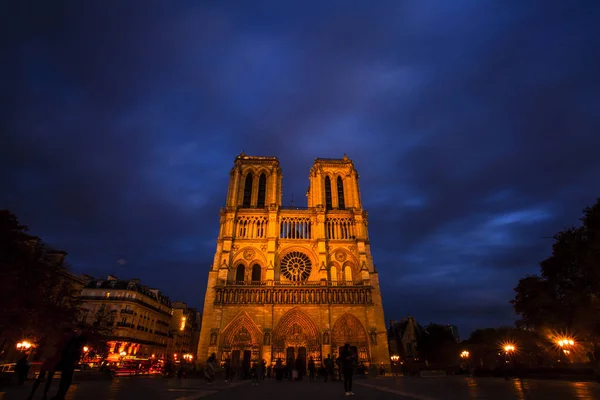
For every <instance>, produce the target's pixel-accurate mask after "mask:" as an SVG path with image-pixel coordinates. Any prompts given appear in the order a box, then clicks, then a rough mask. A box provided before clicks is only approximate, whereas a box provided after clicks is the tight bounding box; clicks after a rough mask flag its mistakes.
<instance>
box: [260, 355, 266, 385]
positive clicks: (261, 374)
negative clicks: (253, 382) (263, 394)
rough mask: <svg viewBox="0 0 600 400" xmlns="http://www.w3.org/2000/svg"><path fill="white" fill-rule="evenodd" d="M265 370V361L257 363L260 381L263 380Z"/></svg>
mask: <svg viewBox="0 0 600 400" xmlns="http://www.w3.org/2000/svg"><path fill="white" fill-rule="evenodd" d="M266 370H267V361H266V360H265V359H262V360H261V361H260V362H259V363H258V379H260V380H261V381H264V380H265V372H266Z"/></svg>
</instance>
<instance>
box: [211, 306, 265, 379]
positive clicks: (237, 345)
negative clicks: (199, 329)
mask: <svg viewBox="0 0 600 400" xmlns="http://www.w3.org/2000/svg"><path fill="white" fill-rule="evenodd" d="M261 337H262V332H261V330H260V328H259V327H258V326H257V325H256V324H255V323H254V321H252V319H251V318H250V316H249V315H248V314H247V313H246V312H241V313H239V314H238V315H237V316H236V317H234V318H233V320H232V321H231V322H230V323H229V325H227V327H225V329H224V330H223V335H222V337H221V343H220V346H219V351H220V353H221V357H220V359H221V361H224V360H226V359H230V360H231V367H232V369H235V370H237V369H240V368H242V367H244V366H249V365H250V363H252V362H254V361H258V360H260V355H261V354H260V344H261Z"/></svg>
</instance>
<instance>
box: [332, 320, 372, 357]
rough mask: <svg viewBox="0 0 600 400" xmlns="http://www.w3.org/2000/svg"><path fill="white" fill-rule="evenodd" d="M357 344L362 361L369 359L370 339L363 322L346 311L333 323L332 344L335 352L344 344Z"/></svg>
mask: <svg viewBox="0 0 600 400" xmlns="http://www.w3.org/2000/svg"><path fill="white" fill-rule="evenodd" d="M346 343H350V345H351V346H356V348H357V350H358V357H359V360H360V361H363V362H368V361H369V341H368V338H367V331H366V330H365V327H364V326H363V324H362V323H361V322H360V321H359V320H358V318H356V317H355V316H354V315H352V314H348V313H345V314H343V315H342V316H341V317H340V318H338V320H337V321H335V323H334V324H333V329H332V331H331V344H332V347H333V348H332V350H333V351H334V352H336V351H338V349H339V348H340V347H342V346H343V345H344V344H346Z"/></svg>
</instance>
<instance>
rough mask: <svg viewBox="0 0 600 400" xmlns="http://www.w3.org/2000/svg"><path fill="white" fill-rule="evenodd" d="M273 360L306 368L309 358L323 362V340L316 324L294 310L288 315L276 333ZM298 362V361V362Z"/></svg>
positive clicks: (317, 362) (316, 361) (318, 362)
mask: <svg viewBox="0 0 600 400" xmlns="http://www.w3.org/2000/svg"><path fill="white" fill-rule="evenodd" d="M273 339H274V340H273V360H277V359H278V358H281V360H282V361H284V362H286V363H290V362H291V363H292V365H295V363H296V362H298V363H302V364H303V365H304V366H306V363H307V360H308V358H309V357H312V358H313V360H315V363H316V364H317V365H320V362H321V340H320V335H319V330H318V329H317V327H316V325H315V323H314V322H313V321H312V320H311V319H310V318H309V317H308V316H307V315H306V314H304V313H303V312H301V311H300V310H298V309H293V310H291V311H289V312H288V313H286V314H285V315H284V316H283V317H281V320H280V321H279V324H278V325H277V329H276V330H275V331H274V337H273ZM297 360H298V361H297Z"/></svg>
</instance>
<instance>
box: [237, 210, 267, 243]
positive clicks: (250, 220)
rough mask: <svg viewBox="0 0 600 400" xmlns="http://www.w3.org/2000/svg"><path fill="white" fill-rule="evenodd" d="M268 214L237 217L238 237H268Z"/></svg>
mask: <svg viewBox="0 0 600 400" xmlns="http://www.w3.org/2000/svg"><path fill="white" fill-rule="evenodd" d="M268 222H269V220H268V217H266V216H254V215H242V216H238V217H237V218H236V219H235V233H236V238H239V239H264V238H266V237H267V224H268Z"/></svg>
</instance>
